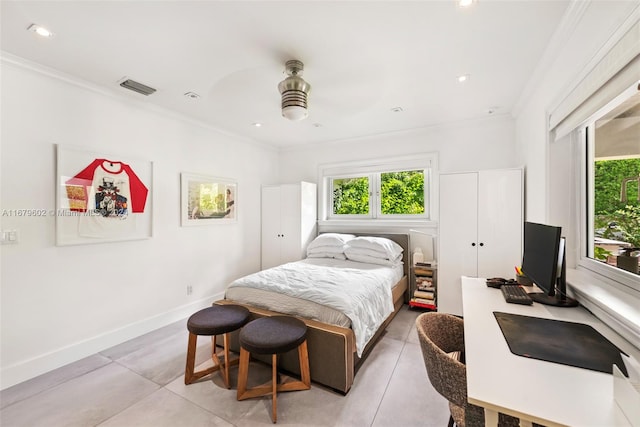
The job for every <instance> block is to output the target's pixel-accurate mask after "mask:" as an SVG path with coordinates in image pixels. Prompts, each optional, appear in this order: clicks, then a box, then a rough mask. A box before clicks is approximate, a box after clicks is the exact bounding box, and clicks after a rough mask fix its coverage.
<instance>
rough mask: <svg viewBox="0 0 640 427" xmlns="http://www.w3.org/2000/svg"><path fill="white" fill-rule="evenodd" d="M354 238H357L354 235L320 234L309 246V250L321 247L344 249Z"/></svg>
mask: <svg viewBox="0 0 640 427" xmlns="http://www.w3.org/2000/svg"><path fill="white" fill-rule="evenodd" d="M354 237H356V236H354V235H353V234H342V233H324V234H320V235H319V236H318V237H316V238H315V239H313V241H312V242H311V243H309V246H307V249H309V248H311V249H313V248H316V247H319V246H334V247H339V248H341V249H342V247H343V246H344V244H345V243H346V242H348V241H349V240H351V239H353V238H354Z"/></svg>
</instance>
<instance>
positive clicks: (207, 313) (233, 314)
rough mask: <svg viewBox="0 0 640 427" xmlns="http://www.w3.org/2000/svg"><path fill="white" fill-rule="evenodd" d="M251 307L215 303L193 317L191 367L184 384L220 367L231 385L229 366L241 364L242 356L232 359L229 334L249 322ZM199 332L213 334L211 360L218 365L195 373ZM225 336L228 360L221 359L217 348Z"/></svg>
mask: <svg viewBox="0 0 640 427" xmlns="http://www.w3.org/2000/svg"><path fill="white" fill-rule="evenodd" d="M249 316H250V313H249V310H247V309H246V308H245V307H242V306H239V305H214V306H212V307H208V308H204V309H202V310H200V311H198V312H196V313H194V314H192V315H191V317H189V320H188V321H187V329H189V345H188V347H187V366H186V369H185V372H184V383H185V384H191V383H192V382H194V381H195V380H197V379H199V378H202V377H204V376H205V375H209V374H210V373H212V372H215V371H217V370H220V374H221V375H222V380H223V381H224V385H225V386H227V388H231V385H230V384H229V366H231V365H237V364H238V360H239V359H234V360H229V333H230V332H233V331H235V330H237V329H240V328H241V327H242V326H244V325H245V324H246V323H247V322H248V321H249ZM198 335H206V336H211V337H212V338H211V346H212V347H211V359H212V360H213V363H214V365H213V366H212V367H210V368H207V369H203V370H201V371H198V372H194V371H193V370H194V366H195V361H196V343H197V341H198ZM218 335H224V350H223V351H224V362H221V361H220V358H219V357H218V356H219V355H218V352H217V350H216V338H217V336H218Z"/></svg>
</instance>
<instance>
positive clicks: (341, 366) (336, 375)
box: [214, 233, 409, 394]
mask: <svg viewBox="0 0 640 427" xmlns="http://www.w3.org/2000/svg"><path fill="white" fill-rule="evenodd" d="M354 234H357V235H358V236H378V237H386V238H388V239H391V240H393V241H394V242H396V243H398V244H399V245H400V246H402V248H403V249H404V251H403V253H402V261H403V262H404V270H405V274H404V276H403V277H402V279H400V281H399V282H398V284H396V286H395V287H394V288H393V292H392V295H393V305H394V311H393V313H391V314H390V315H389V317H387V319H386V320H385V321H384V322H383V324H382V325H381V326H380V328H379V329H378V331H377V332H376V333H375V335H374V336H373V338H371V340H370V341H369V343H368V344H367V345H366V347H365V349H364V351H363V353H362V357H358V356H357V353H356V345H355V335H354V333H353V331H352V330H351V329H350V328H344V327H340V326H334V325H329V324H327V323H322V322H318V321H315V320H310V319H301V320H303V321H304V322H305V323H306V325H307V327H308V330H307V343H308V351H309V366H310V370H311V380H312V381H314V382H316V383H319V384H322V385H324V386H326V387H329V388H331V389H333V390H336V391H338V392H340V393H343V394H346V393H347V392H348V391H349V389H350V388H351V385H352V384H353V380H354V376H355V374H356V372H357V370H358V368H359V367H360V365H361V363H362V362H363V361H364V360H365V358H366V357H367V355H368V354H369V353H370V352H371V349H372V348H373V347H374V346H375V344H376V342H377V341H378V339H379V338H380V336H381V335H382V334H383V333H384V331H385V329H386V327H387V325H388V324H389V323H390V322H391V320H393V318H394V317H395V315H396V313H397V312H398V311H399V310H400V308H401V307H402V305H403V304H404V302H405V295H406V291H407V284H408V277H409V273H408V272H409V236H408V235H407V234H379V233H375V234H374V233H354ZM214 304H238V305H243V306H245V307H247V308H248V309H249V311H250V312H251V317H252V319H257V318H259V317H265V316H274V315H281V314H282V313H278V312H275V311H270V310H264V309H262V308H257V307H253V306H249V305H246V304H239V303H237V302H234V301H233V300H226V299H225V300H220V301H216V302H215V303H214ZM238 333H239V332H238V331H236V332H234V333H232V334H231V349H232V350H233V351H239V348H240V345H239V342H238ZM252 357H253V358H256V359H259V360H262V361H264V362H266V363H270V356H269V355H267V356H266V357H261V356H260V355H257V356H256V355H252ZM279 363H280V364H281V369H282V370H285V371H289V372H292V373H294V374H296V375H299V374H300V370H299V367H298V355H297V352H296V351H295V350H292V351H291V352H289V353H286V354H283V355H281V356H280V357H279Z"/></svg>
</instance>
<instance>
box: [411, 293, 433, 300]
mask: <svg viewBox="0 0 640 427" xmlns="http://www.w3.org/2000/svg"><path fill="white" fill-rule="evenodd" d="M413 296H414V298H423V299H428V300H431V301H433V299H434V292H433V290H431V291H421V290H417V291H414V292H413Z"/></svg>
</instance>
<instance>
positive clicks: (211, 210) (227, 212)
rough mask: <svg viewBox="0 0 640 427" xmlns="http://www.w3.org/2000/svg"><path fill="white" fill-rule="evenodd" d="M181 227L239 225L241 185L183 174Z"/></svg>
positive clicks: (226, 179) (231, 181)
mask: <svg viewBox="0 0 640 427" xmlns="http://www.w3.org/2000/svg"><path fill="white" fill-rule="evenodd" d="M180 178H181V187H182V189H181V195H182V197H181V207H182V209H181V212H182V226H188V225H210V224H225V223H232V222H236V221H237V213H236V208H237V204H238V184H237V183H236V182H235V181H233V180H231V179H228V178H219V177H215V176H207V175H197V174H191V173H182V174H181V176H180Z"/></svg>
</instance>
